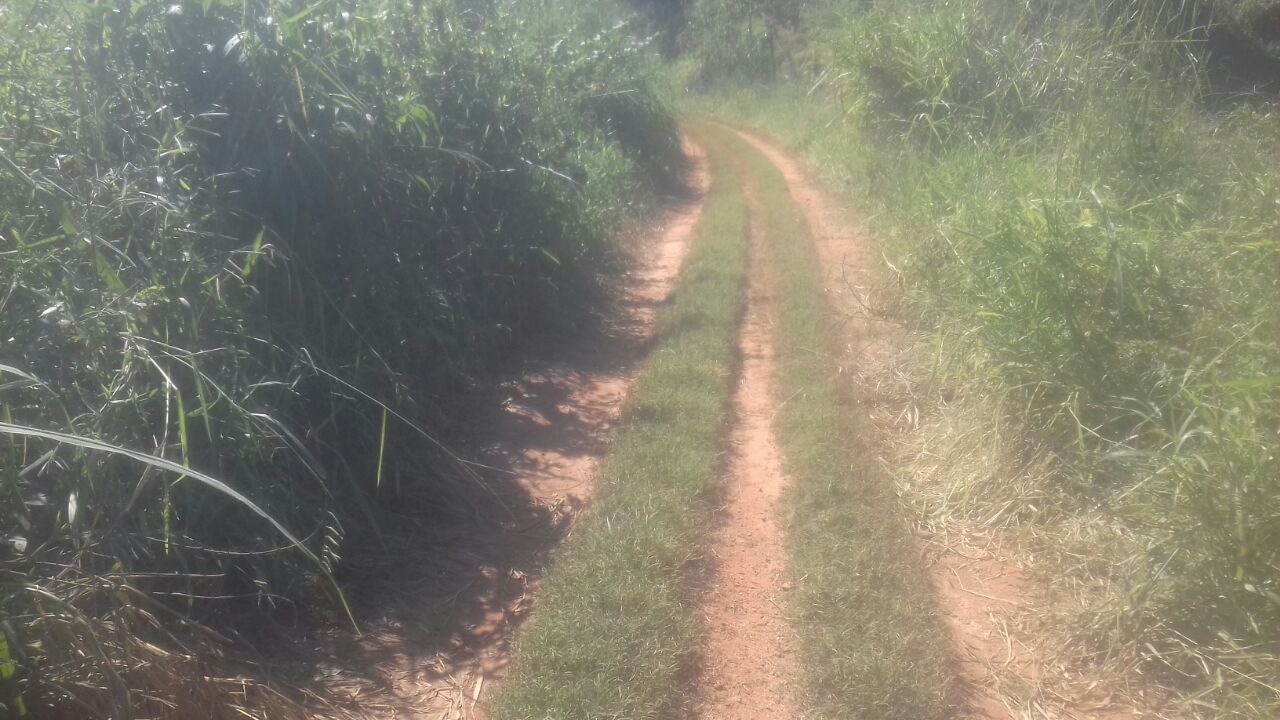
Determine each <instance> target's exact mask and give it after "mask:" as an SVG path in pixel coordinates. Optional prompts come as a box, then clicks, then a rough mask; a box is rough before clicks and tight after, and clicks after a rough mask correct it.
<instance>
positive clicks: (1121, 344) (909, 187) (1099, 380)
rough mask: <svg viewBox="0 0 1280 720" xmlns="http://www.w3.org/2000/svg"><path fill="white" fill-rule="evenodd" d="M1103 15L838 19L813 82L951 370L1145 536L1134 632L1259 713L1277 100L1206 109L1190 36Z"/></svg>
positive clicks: (1208, 89)
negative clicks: (966, 375) (1039, 439)
mask: <svg viewBox="0 0 1280 720" xmlns="http://www.w3.org/2000/svg"><path fill="white" fill-rule="evenodd" d="M1089 8H1090V6H1089V5H1088V4H1078V3H1077V4H1074V5H1072V6H1071V8H1070V13H1069V14H1066V15H1060V14H1058V11H1057V10H1054V9H1052V8H1049V9H1046V8H1045V7H1043V6H1040V7H1037V6H1032V8H1031V9H1026V8H1025V7H1024V6H1022V5H1021V4H1010V3H1005V2H1001V1H998V0H995V1H990V2H988V1H985V0H946V1H944V2H934V3H928V4H921V3H914V2H908V3H888V2H886V3H874V4H872V6H871V7H870V8H869V9H868V10H867V11H866V12H865V13H862V14H858V15H855V16H853V17H852V18H851V19H850V20H849V22H848V23H847V24H845V25H843V26H841V27H840V28H839V29H838V30H835V31H832V32H831V33H829V34H828V39H827V41H826V42H825V43H824V46H823V49H822V51H821V62H822V65H823V67H824V69H825V70H826V71H827V74H826V75H825V76H824V77H823V78H822V80H821V84H822V85H823V86H825V87H827V88H829V89H830V90H831V91H832V100H833V104H834V105H835V106H837V107H839V108H841V109H842V112H841V114H840V117H839V118H838V119H837V122H841V123H843V128H844V130H845V131H846V132H847V133H850V134H852V135H854V136H856V137H857V138H858V140H857V141H856V143H854V144H852V145H850V146H848V147H850V148H852V147H855V146H856V148H857V149H856V150H848V151H847V152H848V154H847V155H845V156H843V157H842V158H841V161H842V162H843V163H844V164H845V169H846V171H850V172H852V173H853V175H854V178H855V181H856V182H857V183H859V184H861V185H864V186H865V187H867V188H870V189H871V196H872V202H873V203H874V204H875V206H876V207H877V208H878V209H879V211H880V213H881V217H882V218H883V219H884V221H883V224H882V231H881V236H882V239H883V240H884V241H885V245H886V251H887V257H888V260H889V262H890V264H891V266H892V267H893V268H894V269H895V270H896V271H897V272H898V273H899V277H900V279H901V280H902V281H903V283H904V288H905V290H906V294H907V299H908V302H909V303H910V304H911V305H912V307H913V308H914V309H915V310H916V311H918V312H921V313H923V314H924V315H925V316H926V317H928V318H929V319H930V320H931V321H932V322H933V324H934V327H936V328H937V334H938V343H937V345H938V346H939V347H942V348H946V352H947V353H948V354H949V355H950V356H951V357H952V358H956V357H960V358H963V362H961V363H953V364H952V365H951V366H952V367H956V366H960V367H967V368H969V371H970V373H971V374H972V375H973V376H975V377H977V378H979V379H980V380H981V381H982V382H984V383H986V385H987V387H989V388H991V389H992V391H997V392H1001V393H1004V394H1007V395H1008V396H1009V397H1010V398H1011V399H1013V400H1014V401H1015V404H1018V405H1021V406H1023V407H1025V408H1026V413H1027V419H1028V420H1029V421H1030V422H1031V423H1032V424H1033V425H1034V426H1035V427H1037V428H1039V429H1040V430H1041V431H1042V432H1043V433H1044V434H1045V436H1047V437H1049V438H1051V439H1052V440H1053V442H1054V444H1055V447H1056V448H1057V450H1058V452H1059V453H1060V454H1061V456H1062V457H1063V458H1064V459H1067V460H1069V461H1070V462H1068V463H1066V465H1065V467H1068V468H1071V469H1072V470H1071V471H1070V472H1069V473H1067V474H1066V476H1064V477H1063V478H1062V480H1063V482H1064V483H1065V485H1064V487H1063V490H1064V492H1066V493H1068V494H1070V495H1073V496H1075V497H1077V498H1079V499H1083V500H1087V501H1088V502H1091V503H1097V504H1102V505H1104V506H1106V507H1108V508H1110V509H1111V510H1112V511H1113V512H1114V513H1115V514H1116V515H1117V516H1119V517H1121V518H1123V519H1124V520H1126V521H1127V524H1128V526H1129V529H1130V531H1131V532H1133V533H1134V534H1135V535H1136V537H1138V538H1139V542H1140V543H1141V544H1142V545H1144V546H1145V547H1146V548H1147V549H1148V552H1149V555H1148V557H1147V559H1146V569H1145V574H1144V575H1142V576H1140V577H1136V578H1131V580H1132V583H1133V586H1132V593H1131V595H1130V597H1129V598H1128V599H1127V600H1125V601H1124V607H1123V608H1120V611H1121V612H1122V614H1123V616H1124V617H1125V618H1126V622H1125V623H1123V627H1124V628H1125V639H1126V640H1128V641H1130V642H1132V643H1134V644H1135V645H1134V646H1135V647H1143V648H1145V649H1146V650H1150V654H1149V658H1150V659H1151V660H1152V661H1154V664H1155V667H1159V668H1162V669H1163V670H1165V671H1168V672H1169V673H1170V676H1171V677H1175V678H1180V679H1181V681H1184V682H1185V681H1186V679H1187V678H1188V677H1191V678H1197V682H1198V683H1199V684H1198V685H1195V687H1197V688H1201V689H1203V688H1206V687H1207V688H1208V690H1206V693H1207V694H1206V695H1205V696H1204V697H1205V698H1206V700H1205V701H1206V702H1215V703H1220V705H1219V706H1218V707H1219V709H1220V710H1221V711H1223V712H1246V713H1251V714H1253V715H1254V716H1258V717H1263V716H1269V715H1270V714H1272V713H1273V712H1274V709H1275V708H1276V707H1277V706H1280V696H1277V695H1276V693H1275V691H1274V688H1275V687H1276V686H1277V679H1278V678H1280V660H1278V659H1277V655H1276V653H1275V652H1274V650H1272V649H1268V648H1269V647H1270V648H1273V647H1274V643H1275V642H1277V640H1280V636H1277V635H1276V628H1278V627H1280V555H1277V551H1278V549H1280V506H1278V505H1277V498H1280V473H1278V472H1277V468H1276V467H1275V464H1274V457H1275V454H1276V450H1277V448H1278V447H1280V437H1277V434H1276V428H1277V427H1278V426H1280V402H1278V401H1280V393H1278V392H1277V387H1276V383H1275V378H1276V377H1277V376H1280V344H1278V343H1277V338H1280V326H1278V325H1277V318H1280V312H1277V310H1280V287H1278V286H1277V285H1276V282H1275V278H1276V277H1277V274H1276V271H1277V269H1278V268H1280V264H1278V263H1280V244H1278V243H1277V238H1278V237H1280V205H1277V204H1276V203H1275V198H1276V197H1278V196H1280V173H1278V172H1277V171H1276V168H1275V164H1274V158H1275V157H1276V155H1277V152H1278V151H1280V121H1278V118H1280V115H1277V113H1276V112H1275V110H1274V109H1273V108H1271V107H1269V106H1267V105H1266V104H1265V102H1258V103H1255V104H1254V105H1253V106H1252V107H1249V106H1244V105H1241V106H1238V107H1235V108H1233V109H1229V110H1226V111H1222V112H1220V114H1219V115H1217V116H1210V115H1209V114H1208V112H1207V110H1206V108H1208V107H1210V105H1209V103H1208V100H1207V99H1208V97H1209V96H1210V94H1211V93H1212V92H1213V91H1214V87H1213V82H1212V78H1211V77H1209V76H1207V75H1206V74H1205V72H1206V70H1205V67H1204V66H1203V64H1201V63H1200V62H1199V58H1200V57H1201V52H1200V51H1201V50H1202V49H1203V48H1202V45H1201V43H1200V41H1199V40H1198V39H1197V38H1198V37H1199V36H1197V35H1196V34H1194V33H1192V34H1190V35H1187V36H1185V37H1179V36H1177V35H1176V34H1175V35H1172V36H1171V35H1170V33H1171V32H1176V31H1177V30H1178V28H1179V26H1178V25H1177V23H1175V22H1173V21H1172V20H1167V18H1166V16H1165V15H1163V14H1162V12H1163V11H1162V9H1160V8H1156V7H1154V6H1148V5H1144V4H1141V3H1133V4H1129V5H1126V6H1125V8H1126V9H1125V14H1124V15H1123V17H1121V18H1120V19H1117V16H1116V15H1115V14H1114V12H1112V11H1114V9H1115V8H1114V7H1108V8H1106V9H1103V10H1099V11H1098V12H1092V11H1091V10H1090V9H1089ZM1171 38H1172V39H1171ZM1099 632H1108V633H1110V632H1113V628H1111V629H1107V630H1105V631H1104V630H1101V629H1100V630H1099ZM1140 643H1145V644H1141V645H1140ZM1215 688H1217V691H1216V692H1217V694H1214V693H1215Z"/></svg>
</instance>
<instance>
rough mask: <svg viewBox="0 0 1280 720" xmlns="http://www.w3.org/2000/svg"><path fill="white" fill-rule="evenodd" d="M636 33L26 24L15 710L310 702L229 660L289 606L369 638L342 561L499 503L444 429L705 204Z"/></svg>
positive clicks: (8, 196) (18, 40)
mask: <svg viewBox="0 0 1280 720" xmlns="http://www.w3.org/2000/svg"><path fill="white" fill-rule="evenodd" d="M614 20H615V18H614V17H613V15H612V13H611V12H610V11H609V10H608V9H607V8H606V7H603V6H602V7H596V6H583V5H581V4H569V3H559V2H547V3H538V4H527V3H526V4H520V3H507V2H481V3H476V2H464V1H462V0H457V1H455V0H428V1H427V2H415V3H392V2H373V3H365V2H362V3H356V2H344V1H342V0H333V1H331V2H319V3H309V2H301V1H300V0H243V1H242V0H236V1H235V2H232V1H230V0H199V1H198V0H186V1H183V2H177V3H161V2H150V1H140V2H139V1H131V2H126V1H121V2H90V1H88V0H85V1H83V2H81V1H76V2H46V1H45V0H23V1H21V2H13V3H6V4H5V5H4V7H2V8H0V36H2V37H3V38H4V43H3V50H0V68H3V70H2V72H3V74H4V78H5V82H4V86H3V89H2V90H0V197H3V200H0V408H2V410H0V412H2V417H0V421H3V423H5V424H4V425H3V426H2V427H0V429H2V430H3V434H4V437H3V438H0V621H3V623H4V628H5V632H6V633H7V634H8V635H9V639H10V643H9V647H10V654H11V656H12V658H13V661H14V662H15V663H16V667H17V669H18V673H17V680H16V684H15V681H14V680H11V679H9V678H6V677H4V676H0V702H4V703H8V704H9V705H10V706H13V705H14V704H15V697H16V695H15V692H18V691H20V692H21V694H22V695H23V697H25V700H26V705H27V706H29V707H30V708H32V711H33V712H39V714H40V716H42V717H54V716H60V715H62V716H73V717H108V716H110V717H130V716H148V717H156V716H171V717H193V716H195V715H200V716H202V717H222V716H224V715H226V716H232V715H236V713H238V712H240V711H241V710H242V709H244V708H252V707H254V706H256V705H259V704H262V703H267V704H271V703H276V704H277V705H278V706H277V707H276V713H275V714H276V715H277V716H281V715H287V714H288V713H290V712H295V710H289V709H288V708H289V707H293V706H292V705H290V704H289V703H288V702H285V700H284V699H283V698H281V697H277V695H276V694H275V693H274V692H273V691H271V690H269V689H266V688H264V687H262V686H261V685H258V684H252V683H251V684H247V685H239V686H237V685H235V684H234V683H229V682H225V681H222V680H219V679H218V672H219V671H217V670H214V671H210V670H209V667H208V665H207V664H206V663H207V661H210V660H212V659H215V658H217V657H218V656H219V655H220V654H222V653H223V652H226V651H228V649H229V648H233V647H239V646H241V645H243V644H244V643H242V642H240V641H239V640H237V638H243V637H251V636H255V635H257V634H258V633H259V632H260V630H261V628H262V627H263V626H262V625H261V624H260V622H259V620H260V619H263V618H270V619H271V622H272V623H273V624H274V625H276V626H278V627H282V628H289V627H297V626H298V624H299V623H308V622H316V621H319V622H321V623H349V622H350V618H348V617H347V611H346V610H345V603H344V601H343V600H342V596H341V593H340V589H339V588H340V584H339V583H337V582H336V581H335V579H334V576H335V573H340V571H341V569H342V557H343V554H344V548H345V547H346V545H347V543H348V542H350V541H351V540H352V539H353V538H356V537H376V536H377V527H378V517H379V514H380V512H381V508H383V507H395V506H397V505H400V508H399V509H400V510H403V509H404V507H403V503H404V502H406V500H407V499H408V498H426V499H427V500H428V502H429V504H430V505H431V506H432V507H434V508H437V510H438V509H439V508H441V507H446V508H447V507H448V506H449V505H451V504H456V503H460V502H463V499H464V498H465V496H466V494H468V493H473V492H474V491H475V489H474V486H473V485H474V483H475V482H476V481H477V478H476V476H475V474H474V473H473V472H472V471H471V470H470V469H469V466H468V465H467V464H466V463H465V462H463V461H461V460H459V459H457V458H454V457H452V456H451V454H450V453H449V452H448V451H447V450H445V449H444V447H443V446H442V445H440V444H439V443H437V442H436V441H435V436H434V433H435V429H436V428H438V427H439V426H440V425H441V424H442V422H443V421H444V420H445V419H446V417H447V414H446V413H445V412H444V411H443V410H442V408H443V407H447V404H448V399H449V397H451V396H453V395H455V394H456V393H457V390H458V388H466V387H468V386H469V385H471V384H473V383H474V382H475V381H476V380H477V378H483V377H485V376H486V374H487V373H490V372H492V371H493V370H495V369H497V368H499V367H502V366H503V364H504V363H509V362H510V360H509V358H510V357H511V356H512V355H513V354H516V353H518V351H519V350H520V348H522V347H525V346H528V345H529V344H530V343H535V342H550V341H552V340H553V338H554V337H555V336H556V334H557V333H560V332H562V331H563V330H564V329H565V328H567V327H570V326H571V325H572V323H573V322H575V321H581V320H582V319H583V314H582V311H581V310H579V309H578V308H581V307H583V306H584V305H585V304H584V303H583V302H582V300H583V298H584V296H586V297H591V296H594V294H595V293H596V292H597V290H598V287H599V278H600V273H601V272H602V271H605V270H607V269H608V268H609V267H610V264H611V262H612V260H613V257H614V252H613V248H612V246H611V244H610V238H611V236H612V235H613V234H614V233H616V232H617V229H618V227H619V226H620V225H623V224H625V223H627V222H629V221H630V220H631V219H633V218H634V217H635V216H636V215H637V214H638V213H639V212H642V211H643V206H644V204H645V202H646V198H650V197H653V196H654V195H655V193H658V192H665V191H667V190H669V189H671V187H673V185H674V183H675V178H676V177H677V176H678V173H679V170H680V168H679V165H680V151H679V145H678V141H677V138H676V135H675V127H674V123H673V121H672V120H671V118H670V116H669V115H668V114H667V112H666V110H665V109H664V108H663V107H662V105H661V104H660V103H659V102H657V101H656V100H655V99H654V98H653V97H652V95H651V94H650V93H649V92H648V90H647V88H646V84H645V70H644V67H645V63H644V61H643V60H642V58H641V56H640V48H639V47H638V46H637V45H636V44H635V43H634V41H633V40H632V39H631V37H630V36H629V35H627V34H626V33H625V32H623V31H622V29H621V28H618V27H615V26H614V24H613V23H614ZM187 468H189V469H190V471H187V470H186V469H187ZM263 516H267V517H269V518H270V520H268V519H266V518H264V517H263ZM273 523H274V526H273ZM211 628H217V630H214V629H211ZM260 639H265V638H260ZM252 644H253V643H249V645H252ZM6 662H8V660H6V658H5V657H0V667H5V663H6ZM254 672H257V671H251V673H250V674H251V675H252V674H253V673H254ZM250 711H251V712H252V710H250ZM297 712H301V711H300V710H298V711H297ZM0 715H3V711H0Z"/></svg>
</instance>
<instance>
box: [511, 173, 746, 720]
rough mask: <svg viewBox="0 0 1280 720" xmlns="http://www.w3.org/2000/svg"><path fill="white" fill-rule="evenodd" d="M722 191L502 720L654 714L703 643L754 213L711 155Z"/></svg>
mask: <svg viewBox="0 0 1280 720" xmlns="http://www.w3.org/2000/svg"><path fill="white" fill-rule="evenodd" d="M709 149H710V150H712V153H711V169H712V172H713V178H714V179H713V183H712V188H711V191H710V194H709V196H708V198H707V205H706V208H705V210H704V214H703V216H702V219H701V221H700V224H699V226H698V229H697V231H696V233H695V236H694V238H693V240H692V242H693V246H692V249H691V252H690V256H689V259H688V261H687V262H686V265H685V268H684V270H683V272H682V275H681V277H680V281H679V284H678V286H677V288H676V292H675V296H674V303H673V306H672V307H670V308H669V309H668V311H667V313H666V316H665V317H664V318H663V319H662V321H661V322H660V324H659V327H658V331H657V337H656V343H655V349H654V351H653V354H652V356H651V358H650V360H649V362H648V364H647V366H646V367H645V368H644V370H643V371H642V373H641V375H640V377H639V378H638V379H637V380H636V385H635V387H634V389H633V391H632V395H631V400H630V401H629V403H628V408H627V411H626V414H625V417H624V418H623V428H624V429H623V430H622V432H621V435H620V437H619V438H618V441H617V444H616V446H615V448H614V450H613V452H612V454H611V455H610V457H609V458H608V459H607V460H606V461H605V462H604V464H603V466H602V467H601V469H600V472H599V475H598V478H597V482H598V483H599V489H598V491H597V496H596V499H595V500H594V501H593V502H594V504H593V506H592V507H591V508H590V509H589V510H588V511H587V512H586V513H585V514H584V515H583V517H582V519H581V521H580V522H579V524H578V526H577V527H576V528H575V530H574V532H573V536H572V537H571V539H570V540H569V541H568V542H567V545H566V547H565V548H563V550H562V553H561V555H560V557H559V558H558V559H557V561H556V562H555V564H554V565H553V567H552V569H551V570H550V572H549V573H548V576H547V578H546V580H545V583H544V586H543V594H542V597H541V598H540V599H539V602H538V606H537V610H536V613H535V617H534V619H533V620H532V622H531V624H530V625H529V626H528V627H527V628H526V630H525V631H524V632H523V633H522V635H521V636H520V637H519V638H518V641H517V643H516V648H515V657H514V659H513V664H512V668H513V671H512V676H511V677H510V679H509V680H508V681H507V682H506V683H505V685H504V686H503V688H502V689H501V690H500V691H499V692H498V695H497V697H496V698H495V700H494V706H493V713H492V714H493V717H495V718H502V719H506V720H536V719H542V718H574V719H579V718H581V719H583V720H587V719H604V718H616V719H621V718H626V719H628V720H644V719H645V718H657V717H660V716H664V715H669V714H671V713H673V712H674V711H676V710H677V709H678V708H679V707H680V706H681V705H682V704H683V703H684V702H685V701H686V700H687V698H686V697H684V695H683V694H682V693H679V692H674V691H673V688H674V687H675V686H676V685H677V683H678V675H679V671H680V668H681V667H682V665H684V664H685V663H686V662H687V659H688V657H689V653H690V651H691V649H692V648H693V647H694V645H695V644H696V642H697V632H698V627H697V624H696V622H695V620H694V618H693V614H692V613H691V607H692V604H691V600H692V593H691V591H690V590H691V589H690V587H689V584H688V583H686V582H685V578H686V577H687V575H688V573H687V569H688V568H689V567H690V566H691V564H692V563H693V562H694V561H695V560H696V559H697V558H698V554H699V552H700V548H701V547H702V546H703V544H704V543H703V542H702V540H703V534H704V531H705V529H706V527H707V525H708V522H707V521H708V518H709V515H710V508H711V503H710V500H711V497H712V492H713V490H714V488H715V484H716V480H717V477H718V474H719V470H720V456H721V449H722V444H723V439H724V434H725V430H726V428H727V423H728V419H729V397H730V388H731V384H732V379H733V373H734V368H735V364H736V357H737V356H736V338H737V334H738V324H739V320H740V317H741V313H742V298H743V291H742V287H743V277H744V274H745V265H746V254H745V247H744V236H745V234H746V225H745V223H746V208H745V203H744V200H743V196H742V189H741V187H740V185H739V183H738V182H737V181H736V180H734V179H731V178H732V175H728V174H726V173H723V172H721V168H722V167H723V161H722V160H721V157H722V155H721V154H720V153H718V152H715V148H709Z"/></svg>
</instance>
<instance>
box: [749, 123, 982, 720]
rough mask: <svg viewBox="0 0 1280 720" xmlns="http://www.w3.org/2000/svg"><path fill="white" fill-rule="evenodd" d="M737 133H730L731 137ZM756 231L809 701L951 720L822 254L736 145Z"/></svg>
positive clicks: (829, 710)
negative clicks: (848, 373)
mask: <svg viewBox="0 0 1280 720" xmlns="http://www.w3.org/2000/svg"><path fill="white" fill-rule="evenodd" d="M726 132H727V131H726ZM734 140H735V142H736V143H737V147H736V149H735V152H736V154H737V155H739V156H740V157H742V158H744V159H745V162H744V166H745V168H746V171H747V172H748V174H749V179H748V181H747V182H748V187H750V188H752V189H753V191H752V192H750V193H749V196H750V197H752V198H753V200H754V202H753V203H752V204H753V207H752V209H751V224H752V227H753V231H754V232H758V233H760V234H761V236H762V238H763V242H761V243H759V247H761V257H760V258H759V262H762V263H764V264H765V266H767V267H768V268H769V271H770V273H771V275H772V277H771V278H770V281H771V283H772V287H773V291H774V292H775V293H776V296H777V298H778V303H777V307H778V317H777V329H776V331H775V332H776V335H775V342H776V343H777V346H778V347H777V357H778V366H777V367H778V379H777V388H778V392H779V397H780V398H786V401H785V402H783V403H782V405H781V407H780V408H779V410H778V414H777V418H776V421H775V428H776V431H777V433H778V438H779V442H780V444H781V447H782V452H783V458H784V469H785V471H786V472H787V473H788V475H789V476H790V478H791V488H790V491H789V496H788V506H789V507H788V512H789V516H788V518H787V524H786V528H787V534H788V550H789V558H790V562H791V568H790V570H791V574H792V576H793V577H794V578H795V594H794V597H793V606H792V614H793V621H794V623H795V625H796V628H797V635H798V636H799V638H800V650H801V664H802V667H803V671H804V674H805V679H806V682H807V686H808V690H809V693H808V695H807V698H808V699H809V701H810V702H811V703H812V704H813V705H814V706H815V709H816V710H817V711H818V712H819V713H821V714H822V715H823V716H824V717H831V718H875V719H876V720H896V719H904V720H905V719H910V720H930V719H932V718H943V717H947V716H950V715H951V714H953V711H954V710H955V708H956V706H957V705H958V700H959V698H958V697H957V685H956V682H955V679H954V674H953V672H952V669H951V667H950V661H949V656H948V644H947V637H948V634H947V631H946V628H945V627H944V626H943V624H942V622H941V619H940V616H939V614H938V610H937V608H936V606H935V604H934V601H933V596H932V593H931V591H930V588H929V584H928V581H927V576H926V573H925V570H924V568H923V567H922V566H921V562H920V560H919V555H918V554H917V553H916V551H915V546H914V543H913V539H912V537H911V535H910V533H909V531H908V529H907V525H906V523H905V522H904V520H903V512H904V511H903V509H902V508H901V507H899V503H898V499H897V497H896V496H895V494H894V491H893V486H892V484H891V482H890V481H889V479H888V478H886V477H883V476H882V474H881V471H880V470H879V468H878V466H877V465H876V464H875V460H874V457H875V454H874V452H872V448H870V447H868V443H867V438H870V437H871V433H869V432H864V431H863V430H862V428H861V425H862V423H861V422H860V420H859V416H858V410H857V408H856V407H851V406H850V400H851V398H849V397H848V396H847V394H846V393H845V392H844V390H843V389H842V387H841V385H840V383H839V382H838V375H837V373H836V368H835V366H834V365H835V363H834V362H833V361H832V358H831V354H830V352H829V351H831V350H834V349H835V348H836V345H835V343H834V341H833V338H835V337H838V336H839V333H838V332H835V328H834V327H833V324H832V318H831V316H830V314H829V312H828V308H827V307H826V304H825V301H824V299H823V294H822V290H821V285H820V280H819V278H820V277H821V275H820V271H819V267H818V261H817V256H816V252H815V249H814V246H813V242H812V240H811V238H810V236H809V232H808V229H807V227H806V225H805V222H804V220H803V218H802V217H801V215H800V210H799V208H798V207H797V206H796V205H795V203H794V202H793V201H792V199H791V194H790V191H789V189H788V187H787V183H786V180H785V179H784V178H783V177H782V175H781V173H780V172H779V171H778V169H777V168H775V167H774V166H773V165H772V164H771V163H770V162H769V161H768V160H767V159H766V158H765V157H764V156H763V155H761V154H760V153H759V152H757V151H756V150H755V149H754V148H752V147H750V146H749V145H748V144H747V143H746V142H744V141H742V140H741V139H739V138H734Z"/></svg>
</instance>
